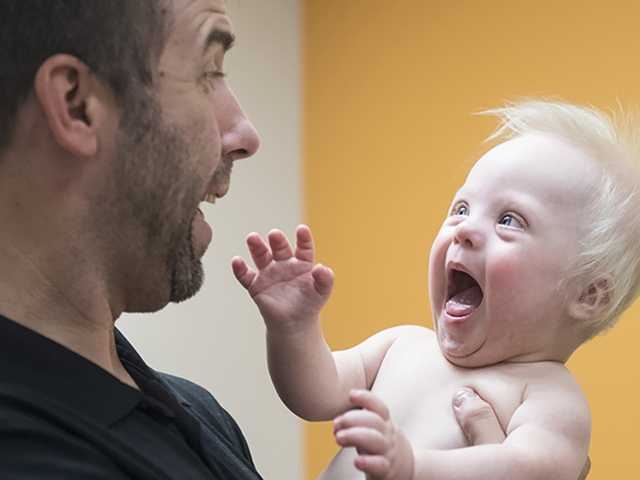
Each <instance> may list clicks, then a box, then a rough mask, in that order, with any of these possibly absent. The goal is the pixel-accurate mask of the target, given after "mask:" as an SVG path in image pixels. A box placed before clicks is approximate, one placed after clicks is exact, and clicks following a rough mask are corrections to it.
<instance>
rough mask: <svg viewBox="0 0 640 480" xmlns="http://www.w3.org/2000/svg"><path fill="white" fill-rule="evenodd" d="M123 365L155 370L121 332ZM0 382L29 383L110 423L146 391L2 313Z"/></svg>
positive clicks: (119, 342) (31, 387) (119, 344)
mask: <svg viewBox="0 0 640 480" xmlns="http://www.w3.org/2000/svg"><path fill="white" fill-rule="evenodd" d="M116 347H117V350H118V355H119V356H120V357H121V359H122V360H123V363H125V362H126V363H127V364H129V365H135V366H137V367H139V368H140V369H141V371H146V372H151V370H150V369H149V368H148V367H147V366H146V365H145V364H144V362H143V361H142V359H141V358H140V356H139V355H138V354H137V352H136V351H135V350H134V349H133V347H132V346H131V344H129V342H127V341H126V339H125V338H124V336H123V335H122V334H121V333H120V332H118V331H117V330H116ZM0 382H1V383H5V384H13V385H16V386H19V387H22V388H24V387H26V388H28V389H29V390H32V391H35V392H37V393H38V394H40V395H42V396H43V397H45V398H47V399H49V400H52V401H54V402H57V403H58V404H60V405H62V406H64V407H66V408H67V409H72V410H73V411H75V412H78V413H79V414H83V415H84V416H86V417H88V418H91V419H92V420H93V421H96V422H98V423H100V424H102V425H104V426H105V427H107V426H110V425H112V424H114V423H115V422H117V421H118V420H120V419H121V418H123V417H125V416H126V415H127V414H129V413H130V412H131V411H132V410H133V409H134V408H135V407H136V406H137V405H138V403H139V402H140V401H141V400H142V398H143V394H142V393H141V392H140V391H138V390H136V389H134V388H131V387H130V386H128V385H126V384H124V383H122V382H120V381H119V380H118V379H117V378H116V377H114V376H113V375H111V374H110V373H108V372H107V371H106V370H104V369H102V368H101V367H99V366H98V365H96V364H94V363H92V362H91V361H89V360H87V359H86V358H84V357H82V356H81V355H78V354H77V353H75V352H73V351H71V350H69V349H68V348H66V347H64V346H62V345H61V344H59V343H57V342H54V341H53V340H50V339H49V338H47V337H44V336H43V335H40V334H39V333H36V332H34V331H33V330H31V329H29V328H26V327H24V326H22V325H20V324H18V323H16V322H14V321H12V320H10V319H8V318H6V317H3V316H2V315H0Z"/></svg>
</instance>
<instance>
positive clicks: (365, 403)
mask: <svg viewBox="0 0 640 480" xmlns="http://www.w3.org/2000/svg"><path fill="white" fill-rule="evenodd" d="M349 400H351V403H352V404H353V405H355V406H356V407H360V408H366V409H367V410H371V411H372V412H375V413H377V414H378V415H380V416H381V417H382V419H383V420H389V418H390V417H389V409H388V408H387V406H386V405H385V403H384V402H383V401H382V400H381V399H380V398H379V397H378V396H377V395H376V394H374V393H371V392H370V391H369V390H351V392H349Z"/></svg>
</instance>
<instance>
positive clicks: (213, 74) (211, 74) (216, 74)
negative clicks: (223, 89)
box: [204, 70, 227, 82]
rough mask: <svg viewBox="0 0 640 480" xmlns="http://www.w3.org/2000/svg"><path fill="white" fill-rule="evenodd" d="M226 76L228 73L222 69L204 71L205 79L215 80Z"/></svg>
mask: <svg viewBox="0 0 640 480" xmlns="http://www.w3.org/2000/svg"><path fill="white" fill-rule="evenodd" d="M226 76H227V74H226V73H224V72H221V71H220V70H209V71H208V72H204V77H205V79H206V80H208V81H210V82H214V81H215V80H217V79H219V78H224V77H226Z"/></svg>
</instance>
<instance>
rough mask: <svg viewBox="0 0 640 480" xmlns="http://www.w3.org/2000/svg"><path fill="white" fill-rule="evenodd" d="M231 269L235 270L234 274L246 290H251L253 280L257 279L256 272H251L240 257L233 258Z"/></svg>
mask: <svg viewBox="0 0 640 480" xmlns="http://www.w3.org/2000/svg"><path fill="white" fill-rule="evenodd" d="M231 268H232V269H233V274H234V275H235V277H236V278H237V279H238V281H239V282H240V284H241V285H242V286H243V287H244V288H249V286H250V285H251V284H252V283H253V279H254V278H256V272H254V271H253V270H251V269H250V268H249V267H248V266H247V264H246V262H245V261H244V260H243V259H242V258H240V257H233V259H232V260H231Z"/></svg>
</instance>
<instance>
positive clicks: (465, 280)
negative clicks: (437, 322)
mask: <svg viewBox="0 0 640 480" xmlns="http://www.w3.org/2000/svg"><path fill="white" fill-rule="evenodd" d="M447 280H448V281H447V302H446V304H445V311H446V312H447V314H448V315H449V316H451V317H466V316H468V315H470V314H471V313H473V311H474V310H475V309H476V308H478V307H479V306H480V304H481V303H482V298H483V297H484V295H483V293H482V289H481V288H480V285H479V284H478V282H476V280H475V279H474V278H473V277H472V276H471V275H469V274H468V273H466V272H463V271H462V270H456V269H451V270H450V271H449V274H448V279H447Z"/></svg>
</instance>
